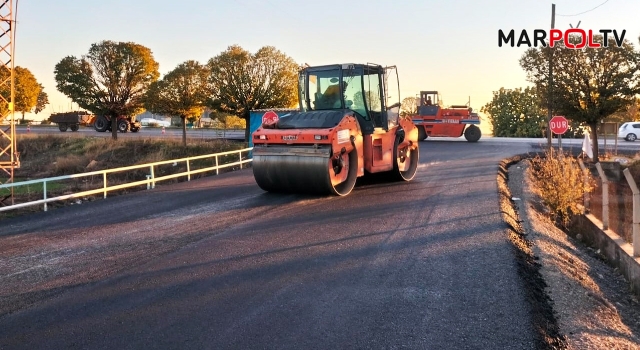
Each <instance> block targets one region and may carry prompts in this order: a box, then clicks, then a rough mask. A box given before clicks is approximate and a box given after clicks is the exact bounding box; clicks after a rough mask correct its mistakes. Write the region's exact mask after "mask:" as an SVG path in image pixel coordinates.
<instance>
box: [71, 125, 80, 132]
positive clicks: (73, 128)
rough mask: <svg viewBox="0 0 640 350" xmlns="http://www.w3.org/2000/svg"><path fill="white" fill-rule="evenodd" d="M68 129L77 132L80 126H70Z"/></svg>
mask: <svg viewBox="0 0 640 350" xmlns="http://www.w3.org/2000/svg"><path fill="white" fill-rule="evenodd" d="M69 128H70V129H71V131H78V129H80V125H78V124H71V126H70V127H69Z"/></svg>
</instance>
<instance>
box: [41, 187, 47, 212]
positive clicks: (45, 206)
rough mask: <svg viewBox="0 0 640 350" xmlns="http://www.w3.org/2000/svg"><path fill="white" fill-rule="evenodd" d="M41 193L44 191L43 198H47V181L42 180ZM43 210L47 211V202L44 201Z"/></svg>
mask: <svg viewBox="0 0 640 350" xmlns="http://www.w3.org/2000/svg"><path fill="white" fill-rule="evenodd" d="M42 193H44V198H43V199H44V200H45V201H46V200H47V182H46V181H42ZM44 211H47V202H44Z"/></svg>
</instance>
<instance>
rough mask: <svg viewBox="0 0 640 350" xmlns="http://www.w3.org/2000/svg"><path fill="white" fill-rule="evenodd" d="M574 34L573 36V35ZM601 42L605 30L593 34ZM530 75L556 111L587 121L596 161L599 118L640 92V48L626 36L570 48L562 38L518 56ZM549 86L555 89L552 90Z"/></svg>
mask: <svg viewBox="0 0 640 350" xmlns="http://www.w3.org/2000/svg"><path fill="white" fill-rule="evenodd" d="M570 40H574V39H570ZM594 41H595V42H596V43H600V44H602V43H603V38H602V36H595V38H594ZM550 55H552V62H553V63H552V67H553V84H552V85H551V89H549V76H548V73H549V57H550ZM520 65H521V66H522V68H523V69H524V70H525V72H526V73H527V79H528V80H529V81H530V82H532V83H534V84H535V85H536V87H537V88H538V90H539V92H540V94H541V95H542V96H552V98H551V106H552V111H553V114H555V115H564V116H566V117H567V118H569V119H571V120H574V121H577V122H582V123H585V124H587V125H588V126H589V128H590V129H591V130H590V131H591V139H592V142H593V156H594V158H593V159H594V161H595V162H597V161H598V135H597V132H596V128H597V126H598V124H599V123H600V122H601V121H602V120H603V119H605V118H607V117H608V116H610V115H612V114H614V113H616V112H620V111H623V110H625V109H626V108H627V107H628V106H629V105H630V104H631V103H633V101H634V99H635V95H636V94H638V93H640V70H639V69H640V54H639V53H638V52H636V51H635V49H634V47H633V45H632V44H631V43H630V42H629V41H628V40H625V41H624V42H623V43H622V45H621V46H619V47H618V46H617V45H616V43H615V42H613V40H609V45H608V47H600V48H589V47H585V48H583V49H570V48H567V47H566V46H565V45H564V43H560V44H559V45H558V46H556V47H554V48H549V47H546V48H531V49H528V50H527V51H526V52H525V53H524V55H523V56H522V58H521V59H520ZM549 90H551V94H549Z"/></svg>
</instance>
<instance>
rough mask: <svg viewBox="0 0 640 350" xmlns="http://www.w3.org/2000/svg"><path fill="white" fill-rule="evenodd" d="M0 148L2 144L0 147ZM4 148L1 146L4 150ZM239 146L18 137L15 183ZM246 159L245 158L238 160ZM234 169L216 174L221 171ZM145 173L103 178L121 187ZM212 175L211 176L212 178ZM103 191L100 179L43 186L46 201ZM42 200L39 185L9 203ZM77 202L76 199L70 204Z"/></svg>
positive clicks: (182, 167)
mask: <svg viewBox="0 0 640 350" xmlns="http://www.w3.org/2000/svg"><path fill="white" fill-rule="evenodd" d="M0 146H2V145H0ZM5 147H6V146H5ZM245 147H246V146H245V144H244V143H239V142H232V141H226V140H202V139H198V140H188V143H187V145H186V147H185V146H183V145H182V141H181V140H155V139H119V140H112V139H110V138H104V137H78V136H75V135H69V136H58V135H20V136H19V137H18V138H17V150H18V152H19V157H20V167H19V168H17V169H15V173H14V182H15V183H17V182H20V181H26V180H35V179H43V178H49V177H54V176H62V175H72V174H79V173H84V172H90V171H97V170H106V169H114V168H120V167H126V166H131V165H139V164H146V163H152V162H159V161H166V160H173V159H180V158H187V157H193V156H199V155H207V154H213V153H220V152H226V151H234V150H238V149H242V148H245ZM243 156H246V155H243ZM238 160H239V159H238V156H237V155H230V156H221V157H219V159H218V164H221V165H222V164H225V163H230V162H234V161H238ZM214 165H215V159H214V158H208V159H203V160H196V161H191V162H190V169H191V170H197V169H202V168H205V167H211V166H214ZM186 170H187V169H186V163H185V162H179V163H174V164H167V165H162V166H156V167H155V169H154V175H155V176H156V177H160V176H164V175H170V174H175V173H178V172H184V171H186ZM230 170H233V169H226V170H220V172H225V171H230ZM148 174H149V169H147V168H145V169H138V170H132V171H124V172H117V173H111V174H109V175H108V176H107V182H108V184H109V185H110V186H111V185H118V184H122V183H125V182H132V181H139V180H146V176H147V175H148ZM214 174H215V173H214ZM209 175H211V173H209V172H208V173H200V174H194V175H192V176H191V178H192V179H197V178H200V177H203V176H209ZM185 180H186V178H183V177H181V178H176V179H170V180H164V181H163V182H162V183H172V182H180V181H185ZM102 186H103V177H102V175H98V176H90V177H85V178H79V179H70V180H63V181H55V182H50V183H47V197H49V198H51V197H54V196H59V195H65V194H69V193H73V192H80V191H86V190H92V189H97V188H101V187H102ZM143 189H146V186H139V187H135V188H128V189H123V190H118V191H112V192H109V195H116V194H122V193H128V192H132V191H136V190H143ZM10 196H11V190H10V189H1V190H0V200H3V199H4V201H3V204H4V205H8V204H11V202H10V201H9V202H7V201H8V197H10ZM101 196H102V195H101V194H100V195H95V196H89V197H87V198H84V200H94V199H96V198H98V197H101ZM42 198H43V185H42V184H37V185H36V184H34V185H23V186H18V187H14V192H13V203H14V204H17V203H24V202H29V201H34V200H39V199H42ZM75 201H77V199H76V200H75ZM75 201H71V200H70V201H65V202H66V203H49V205H48V206H49V207H56V206H61V205H67V204H69V203H74V202H75ZM41 210H42V206H33V207H27V208H23V209H17V210H12V211H9V212H2V213H0V219H1V218H3V217H8V216H14V215H16V214H18V215H19V214H20V213H24V212H34V211H41Z"/></svg>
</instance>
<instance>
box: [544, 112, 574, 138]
mask: <svg viewBox="0 0 640 350" xmlns="http://www.w3.org/2000/svg"><path fill="white" fill-rule="evenodd" d="M549 126H550V127H551V131H552V132H553V133H554V134H556V135H562V134H564V133H565V132H567V130H569V122H568V121H567V118H565V117H563V116H561V115H556V116H554V117H553V118H551V121H549Z"/></svg>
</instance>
